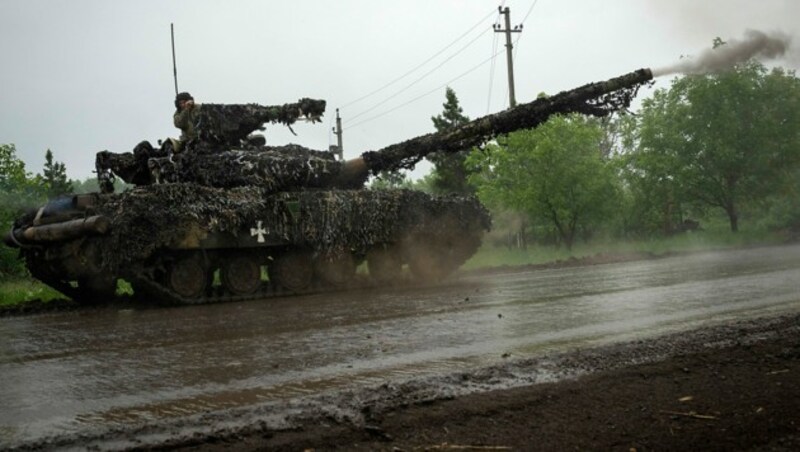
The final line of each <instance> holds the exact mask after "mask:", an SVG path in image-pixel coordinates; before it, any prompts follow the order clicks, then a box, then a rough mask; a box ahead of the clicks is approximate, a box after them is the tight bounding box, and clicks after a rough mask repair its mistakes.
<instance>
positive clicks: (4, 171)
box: [0, 144, 27, 192]
mask: <svg viewBox="0 0 800 452" xmlns="http://www.w3.org/2000/svg"><path fill="white" fill-rule="evenodd" d="M26 180H27V177H26V173H25V163H24V162H23V161H22V160H20V159H19V158H17V149H16V147H15V146H14V145H13V144H0V189H2V190H3V191H4V192H9V191H12V190H16V189H17V188H19V187H21V186H23V185H24V184H25V182H26Z"/></svg>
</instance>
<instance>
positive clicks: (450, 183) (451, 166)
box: [428, 86, 474, 194]
mask: <svg viewBox="0 0 800 452" xmlns="http://www.w3.org/2000/svg"><path fill="white" fill-rule="evenodd" d="M445 99H446V100H445V103H444V104H442V107H443V108H444V109H443V111H442V113H441V114H440V115H437V116H433V117H431V121H433V126H434V127H435V128H436V131H437V132H444V131H447V130H452V129H454V128H455V127H458V126H460V125H462V124H466V123H468V122H469V118H468V117H467V116H464V114H463V109H462V108H461V106H460V105H459V103H458V97H457V96H456V93H455V91H453V89H452V88H450V87H449V86H448V87H447V90H446V91H445ZM468 154H469V150H463V151H460V152H457V153H455V154H444V153H441V152H436V153H433V154H430V155H428V160H430V161H431V162H432V163H433V164H434V165H435V168H434V179H433V188H434V190H436V192H438V193H459V194H472V193H474V188H472V187H471V186H470V185H469V183H468V181H467V170H466V168H465V166H464V161H465V160H466V158H467V155H468Z"/></svg>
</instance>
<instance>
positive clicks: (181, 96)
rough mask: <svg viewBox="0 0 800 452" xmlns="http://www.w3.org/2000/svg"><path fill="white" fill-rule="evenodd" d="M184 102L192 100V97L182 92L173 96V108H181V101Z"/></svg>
mask: <svg viewBox="0 0 800 452" xmlns="http://www.w3.org/2000/svg"><path fill="white" fill-rule="evenodd" d="M184 100H194V97H192V95H191V94H189V93H187V92H186V91H184V92H182V93H178V94H177V95H176V96H175V108H180V107H181V101H184Z"/></svg>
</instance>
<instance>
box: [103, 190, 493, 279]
mask: <svg viewBox="0 0 800 452" xmlns="http://www.w3.org/2000/svg"><path fill="white" fill-rule="evenodd" d="M290 201H296V202H298V203H299V206H300V209H299V211H297V212H293V209H291V208H290V206H289V204H288V203H289V202H290ZM95 209H96V210H97V212H98V213H99V214H102V215H105V216H107V217H108V218H110V219H111V221H112V228H111V232H110V233H109V235H108V236H106V237H103V238H102V239H99V240H98V244H99V245H100V249H101V256H102V261H103V265H104V266H105V267H106V268H107V269H108V270H109V271H112V272H114V273H117V274H119V271H120V270H121V269H125V268H127V267H128V266H130V265H132V264H136V263H137V262H142V261H144V260H145V259H147V258H148V257H149V256H151V255H153V254H154V253H156V252H157V251H158V250H159V249H162V248H165V247H169V246H171V245H175V244H176V243H178V242H181V241H182V240H183V239H184V238H185V236H186V235H187V232H188V231H191V230H192V229H193V228H195V229H196V227H199V228H200V229H204V230H206V231H208V232H211V233H215V232H228V233H231V234H247V235H250V228H252V227H255V225H256V224H257V222H258V221H261V224H262V227H263V228H264V229H265V230H267V233H268V234H270V235H272V236H279V237H282V238H283V239H284V240H285V242H286V244H295V245H297V246H305V247H307V248H309V249H312V250H314V251H317V252H332V251H336V250H341V249H349V250H353V251H355V252H356V253H363V252H365V251H366V250H367V249H368V248H369V247H370V246H371V245H372V244H377V243H387V242H393V241H396V240H400V239H401V238H403V237H406V236H408V235H414V234H418V235H426V236H428V237H429V238H431V239H432V242H433V243H435V242H436V241H437V240H443V239H444V238H445V237H448V236H453V235H455V236H459V235H467V234H476V233H478V234H480V233H481V232H483V231H484V230H486V229H488V228H489V226H490V220H489V215H488V213H487V212H486V210H485V209H484V208H483V206H482V205H481V204H480V203H479V202H478V201H477V200H475V199H474V198H471V197H457V196H446V197H432V196H430V195H427V194H425V193H422V192H416V191H409V190H390V191H372V190H358V191H353V190H329V191H303V192H292V193H285V192H284V193H276V194H275V193H273V194H270V193H269V192H268V191H266V190H264V189H263V188H257V187H239V188H235V189H227V190H223V189H215V188H210V187H202V186H198V185H196V184H166V185H153V186H149V187H144V188H137V189H134V190H131V191H127V192H125V193H121V194H112V195H101V197H100V200H99V203H98V205H97V206H96V208H95ZM445 217H446V219H447V220H448V221H442V219H443V218H445ZM454 229H455V230H454Z"/></svg>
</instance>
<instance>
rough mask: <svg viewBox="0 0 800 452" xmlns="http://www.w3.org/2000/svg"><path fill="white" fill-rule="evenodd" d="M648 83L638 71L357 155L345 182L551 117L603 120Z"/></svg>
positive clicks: (645, 74)
mask: <svg viewBox="0 0 800 452" xmlns="http://www.w3.org/2000/svg"><path fill="white" fill-rule="evenodd" d="M652 79H653V73H652V72H651V71H650V69H639V70H637V71H634V72H631V73H628V74H625V75H622V76H619V77H615V78H612V79H609V80H606V81H603V82H595V83H589V84H587V85H584V86H581V87H578V88H575V89H572V90H569V91H562V92H560V93H558V94H556V95H554V96H549V97H543V98H539V99H536V100H534V101H533V102H529V103H526V104H521V105H518V106H517V107H514V108H511V109H508V110H505V111H502V112H499V113H495V114H491V115H487V116H484V117H482V118H478V119H476V120H473V121H471V122H468V123H467V124H464V125H462V126H459V127H456V128H454V129H452V130H448V131H443V132H437V133H431V134H428V135H422V136H419V137H416V138H412V139H410V140H407V141H404V142H402V143H397V144H393V145H390V146H387V147H385V148H383V149H381V150H379V151H367V152H365V153H363V154H361V158H360V159H354V160H351V161H348V162H346V171H345V174H346V176H345V177H355V176H358V175H360V176H362V177H364V176H366V174H364V171H369V172H371V173H372V174H377V173H379V172H381V171H396V170H398V169H410V168H412V167H413V166H414V165H415V164H416V163H417V162H419V161H420V160H422V158H424V157H425V156H426V155H428V154H430V153H432V152H437V151H441V152H446V153H454V152H458V151H462V150H465V149H470V148H471V147H473V146H478V145H480V144H482V143H485V142H486V141H487V140H489V139H491V138H493V137H495V136H497V135H501V134H505V133H509V132H513V131H515V130H520V129H530V128H533V127H536V126H538V125H539V124H541V123H543V122H545V121H547V119H548V118H550V116H553V115H556V114H567V113H583V114H586V115H592V116H597V117H603V116H607V115H609V114H611V113H613V112H614V111H618V110H621V109H624V108H627V107H629V106H630V103H631V101H632V100H633V98H634V97H635V96H636V93H637V92H638V89H639V87H641V86H642V85H643V84H645V83H647V82H649V81H651V80H652ZM359 160H361V161H359Z"/></svg>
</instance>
